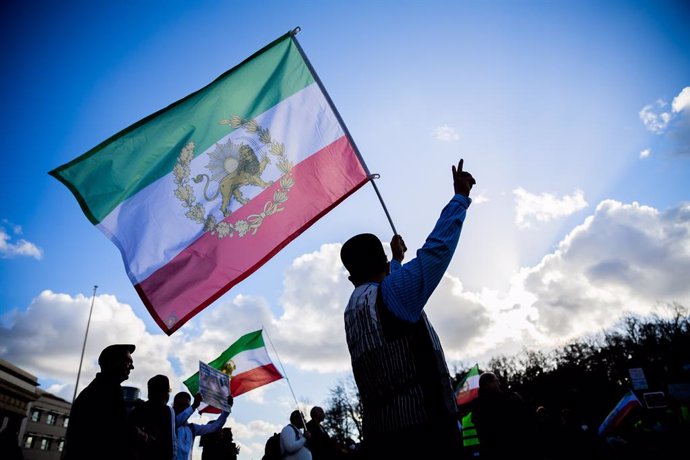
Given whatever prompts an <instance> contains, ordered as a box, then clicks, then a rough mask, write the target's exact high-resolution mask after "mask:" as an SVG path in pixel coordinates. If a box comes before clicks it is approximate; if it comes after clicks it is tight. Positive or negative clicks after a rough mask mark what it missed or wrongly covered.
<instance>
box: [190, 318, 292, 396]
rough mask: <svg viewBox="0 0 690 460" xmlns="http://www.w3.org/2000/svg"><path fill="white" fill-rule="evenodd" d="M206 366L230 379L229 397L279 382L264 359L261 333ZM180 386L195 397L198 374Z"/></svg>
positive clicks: (241, 340) (252, 334)
mask: <svg viewBox="0 0 690 460" xmlns="http://www.w3.org/2000/svg"><path fill="white" fill-rule="evenodd" d="M208 365H209V366H211V367H212V368H214V369H218V370H219V371H221V372H223V373H225V374H228V375H229V376H230V394H231V395H232V396H233V397H235V396H239V395H241V394H242V393H246V392H247V391H250V390H253V389H255V388H258V387H260V386H263V385H266V384H268V383H271V382H275V381H276V380H280V379H282V378H283V375H282V374H281V373H280V372H279V371H278V369H276V367H275V365H274V364H273V362H272V361H271V358H270V356H268V351H267V350H266V346H265V345H264V339H263V334H262V331H261V330H258V331H254V332H250V333H248V334H245V335H243V336H242V337H240V338H239V339H237V341H235V343H233V344H232V345H230V346H229V347H228V348H227V350H225V351H224V352H223V353H221V354H220V356H218V357H217V358H216V359H214V360H213V361H211V362H210V363H208ZM183 383H184V384H185V386H186V387H187V389H188V390H189V391H190V393H192V394H193V395H195V394H197V393H198V392H199V373H198V372H197V373H195V374H194V375H192V376H191V377H189V378H188V379H187V380H185V381H184V382H183Z"/></svg>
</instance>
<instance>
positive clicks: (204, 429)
mask: <svg viewBox="0 0 690 460" xmlns="http://www.w3.org/2000/svg"><path fill="white" fill-rule="evenodd" d="M228 415H230V412H225V411H223V412H221V413H220V417H218V418H217V419H215V420H214V421H212V422H209V423H207V424H206V425H199V424H196V423H190V424H189V425H190V427H191V428H192V433H194V436H203V435H205V434H208V433H215V432H216V431H219V430H220V429H221V428H223V425H225V421H226V420H227V419H228Z"/></svg>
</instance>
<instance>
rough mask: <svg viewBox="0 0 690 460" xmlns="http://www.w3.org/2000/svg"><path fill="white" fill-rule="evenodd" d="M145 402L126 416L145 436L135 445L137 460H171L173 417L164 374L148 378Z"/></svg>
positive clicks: (173, 442)
mask: <svg viewBox="0 0 690 460" xmlns="http://www.w3.org/2000/svg"><path fill="white" fill-rule="evenodd" d="M147 387H148V400H147V401H146V402H144V403H143V404H140V405H139V406H137V407H136V408H134V410H133V411H132V413H131V414H130V416H129V419H130V420H131V422H132V424H133V425H134V426H136V427H137V428H139V429H140V430H141V431H143V432H144V433H146V435H147V438H146V439H143V440H140V442H138V443H137V457H138V458H139V460H173V459H174V458H175V451H176V447H175V442H176V441H175V414H174V413H173V410H172V408H171V407H170V406H168V400H169V399H170V391H171V389H170V380H168V377H166V376H165V375H160V374H159V375H156V376H153V377H151V378H150V379H149V381H148V384H147Z"/></svg>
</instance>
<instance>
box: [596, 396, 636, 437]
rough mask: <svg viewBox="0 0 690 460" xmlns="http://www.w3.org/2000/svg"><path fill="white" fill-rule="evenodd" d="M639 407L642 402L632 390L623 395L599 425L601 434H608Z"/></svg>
mask: <svg viewBox="0 0 690 460" xmlns="http://www.w3.org/2000/svg"><path fill="white" fill-rule="evenodd" d="M637 407H642V403H641V402H640V400H639V399H638V398H637V396H636V395H635V393H634V392H633V391H632V390H629V391H628V392H627V393H626V394H624V395H623V397H622V398H621V400H620V401H618V403H617V404H616V406H615V407H614V408H613V409H611V412H609V414H608V415H607V416H606V418H605V419H604V421H603V422H601V425H600V426H599V430H598V434H599V436H608V435H609V433H611V432H612V431H614V430H615V429H616V428H617V427H618V426H619V425H620V424H621V423H622V422H623V420H624V419H625V418H626V417H627V416H628V415H629V414H630V413H631V412H632V411H633V410H635V408H637Z"/></svg>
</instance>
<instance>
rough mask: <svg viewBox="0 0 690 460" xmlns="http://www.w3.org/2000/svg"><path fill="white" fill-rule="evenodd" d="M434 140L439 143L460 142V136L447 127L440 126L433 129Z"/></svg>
mask: <svg viewBox="0 0 690 460" xmlns="http://www.w3.org/2000/svg"><path fill="white" fill-rule="evenodd" d="M433 135H434V138H435V139H436V140H439V141H444V142H452V141H457V140H460V134H458V132H457V131H456V130H455V129H454V128H451V127H450V126H448V125H442V126H439V127H437V128H436V129H434V131H433Z"/></svg>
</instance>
